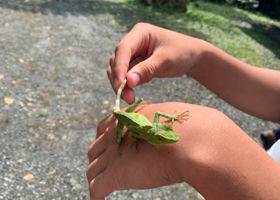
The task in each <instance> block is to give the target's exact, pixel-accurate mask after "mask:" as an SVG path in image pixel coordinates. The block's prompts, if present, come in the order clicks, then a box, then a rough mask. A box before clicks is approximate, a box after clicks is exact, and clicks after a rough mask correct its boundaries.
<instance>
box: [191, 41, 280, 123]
mask: <svg viewBox="0 0 280 200" xmlns="http://www.w3.org/2000/svg"><path fill="white" fill-rule="evenodd" d="M206 46H207V48H205V49H206V50H205V51H204V53H202V56H201V59H200V60H199V62H198V63H196V65H195V66H193V67H192V69H191V71H190V72H189V73H188V74H189V75H190V76H192V77H193V78H195V79H196V80H198V81H199V82H200V83H202V84H203V85H205V86H206V87H207V88H208V89H210V90H212V91H213V92H214V93H216V94H217V95H218V96H220V97H221V98H223V99H224V100H225V101H227V102H228V103H230V104H232V105H233V106H235V107H237V108H239V109H240V110H242V111H244V112H247V113H249V114H251V115H254V116H257V117H260V118H263V119H267V120H272V121H276V122H279V121H280V106H279V102H280V81H279V80H280V72H279V71H276V70H269V69H262V68H257V67H253V66H250V65H248V64H246V63H244V62H241V61H240V60H238V59H236V58H234V57H232V56H230V55H228V54H226V53H225V52H223V51H222V50H220V49H218V48H216V47H214V46H212V45H210V44H208V45H206Z"/></svg>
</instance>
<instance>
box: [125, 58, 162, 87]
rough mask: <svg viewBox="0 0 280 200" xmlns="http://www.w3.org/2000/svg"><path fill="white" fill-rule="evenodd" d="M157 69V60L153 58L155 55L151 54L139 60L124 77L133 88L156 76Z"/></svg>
mask: <svg viewBox="0 0 280 200" xmlns="http://www.w3.org/2000/svg"><path fill="white" fill-rule="evenodd" d="M158 69H159V62H158V61H157V60H156V59H155V56H151V57H149V58H148V59H146V60H144V61H142V62H139V63H138V64H136V65H135V66H134V67H132V68H131V69H130V70H129V71H128V72H127V75H126V78H127V85H128V87H130V88H134V87H136V86H138V85H141V84H144V83H147V82H149V81H151V80H152V78H154V77H156V76H157V73H158Z"/></svg>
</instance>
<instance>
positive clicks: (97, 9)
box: [0, 0, 207, 40]
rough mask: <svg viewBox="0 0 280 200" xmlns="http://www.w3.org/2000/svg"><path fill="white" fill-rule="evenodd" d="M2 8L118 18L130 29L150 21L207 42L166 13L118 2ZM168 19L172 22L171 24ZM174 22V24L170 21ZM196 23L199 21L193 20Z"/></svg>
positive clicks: (13, 2)
mask: <svg viewBox="0 0 280 200" xmlns="http://www.w3.org/2000/svg"><path fill="white" fill-rule="evenodd" d="M0 7H3V8H9V9H13V10H20V11H24V12H32V13H41V14H46V15H47V14H49V13H52V14H54V15H62V16H66V15H68V14H71V15H75V16H79V15H82V16H90V15H93V16H96V15H101V14H106V13H108V14H110V15H114V17H115V20H116V21H117V23H118V24H120V25H121V26H123V27H125V28H126V31H128V30H130V29H131V28H132V27H133V25H135V24H136V23H137V22H149V23H152V24H155V25H158V26H161V27H164V28H169V29H170V28H171V27H170V25H169V24H172V28H173V29H174V28H175V29H176V31H178V32H182V33H184V34H188V35H191V36H195V37H198V38H201V39H205V40H207V36H206V35H205V34H203V33H202V32H200V31H198V30H194V29H189V28H187V27H186V26H185V25H184V23H179V22H177V21H174V19H170V18H168V19H166V18H163V17H162V13H160V11H159V10H158V11H159V12H157V13H155V12H149V11H147V12H143V10H141V11H140V10H138V9H135V7H134V6H130V5H127V4H122V3H117V2H114V1H106V0H105V1H103V0H25V1H24V0H9V1H4V0H1V1H0ZM167 20H169V21H168V22H167ZM170 20H172V21H170ZM192 20H195V19H192Z"/></svg>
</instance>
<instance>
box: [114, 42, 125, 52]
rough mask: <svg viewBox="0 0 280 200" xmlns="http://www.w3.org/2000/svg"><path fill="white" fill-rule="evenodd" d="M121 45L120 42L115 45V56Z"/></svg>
mask: <svg viewBox="0 0 280 200" xmlns="http://www.w3.org/2000/svg"><path fill="white" fill-rule="evenodd" d="M122 46H123V45H122V43H121V42H119V43H118V44H117V46H116V47H115V54H117V53H118V52H119V51H120V49H121V48H122Z"/></svg>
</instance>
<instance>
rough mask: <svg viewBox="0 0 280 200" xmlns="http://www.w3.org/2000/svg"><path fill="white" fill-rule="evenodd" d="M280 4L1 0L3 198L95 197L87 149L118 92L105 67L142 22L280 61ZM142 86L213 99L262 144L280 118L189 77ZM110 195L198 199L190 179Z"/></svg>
mask: <svg viewBox="0 0 280 200" xmlns="http://www.w3.org/2000/svg"><path fill="white" fill-rule="evenodd" d="M279 8H280V5H279V1H277V0H266V1H263V0H216V1H201V0H195V1H186V0H142V1H137V0H104V1H103V0H9V1H5V0H0V182H1V185H0V199H5V200H6V199H89V195H88V185H87V179H86V169H87V165H88V160H87V149H88V146H89V145H90V144H91V143H92V141H94V139H95V134H96V126H97V124H98V121H100V120H101V119H103V118H104V117H106V116H108V115H109V114H110V113H111V112H112V107H113V104H114V99H115V94H114V92H113V90H112V89H111V86H110V84H109V81H108V80H107V75H106V68H107V66H108V63H109V58H110V55H111V54H112V53H113V52H114V48H115V45H116V44H117V43H118V42H119V40H120V39H121V38H122V37H123V36H124V35H125V34H126V33H127V32H128V31H129V30H130V29H131V28H132V27H133V26H134V25H135V24H136V23H137V22H148V23H152V24H154V25H157V26H161V27H164V28H168V29H172V30H174V31H177V32H181V33H183V34H187V35H191V36H194V37H198V38H201V39H204V40H206V41H209V42H211V43H213V44H214V45H216V46H218V47H219V48H221V49H223V50H224V51H226V52H228V53H229V54H231V55H233V56H235V57H237V58H238V59H241V60H243V61H245V62H247V63H249V64H251V65H255V66H258V67H263V68H271V69H277V70H280V22H279V19H277V17H279V16H280V15H279ZM136 95H137V97H142V98H144V99H145V100H149V101H151V102H153V103H158V102H166V101H179V102H188V103H194V104H200V105H206V106H210V107H213V108H216V109H218V110H220V111H222V112H223V113H225V114H226V115H227V116H229V117H230V118H231V119H232V120H233V121H234V122H235V123H237V124H238V125H239V126H240V127H241V128H242V129H243V130H244V131H246V132H247V133H248V134H249V135H250V136H251V137H252V138H253V139H254V140H255V141H256V142H257V143H259V144H260V138H259V136H260V133H261V132H262V131H264V130H267V129H271V128H275V127H276V126H277V124H274V123H271V122H268V121H263V120H260V119H257V118H254V117H251V116H249V115H247V114H245V113H243V112H241V111H239V110H237V109H235V108H234V107H232V106H230V105H228V104H227V103H225V102H224V101H223V100H221V99H220V98H219V97H217V96H216V95H215V94H213V93H212V92H210V91H209V90H207V89H206V88H205V87H204V86H202V85H200V84H199V83H198V82H196V81H194V80H192V79H190V78H188V77H181V78H176V79H161V80H159V79H154V80H153V81H152V82H151V83H148V84H146V85H144V86H141V87H138V88H137V89H136ZM123 106H125V104H124V103H123ZM260 106H261V105H260ZM201 125H202V126H203V121H202V122H201ZM237 148H238V147H237ZM107 199H147V200H148V199H156V200H160V199H163V200H165V199H178V200H180V199H188V200H196V199H200V198H199V196H198V195H197V193H196V191H195V190H194V189H193V188H192V187H191V186H189V185H187V184H186V183H183V184H176V185H172V186H168V187H162V188H157V189H151V190H128V191H116V192H114V193H112V194H111V195H110V196H109V197H108V198H107Z"/></svg>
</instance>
